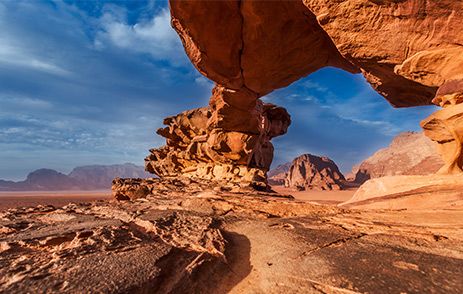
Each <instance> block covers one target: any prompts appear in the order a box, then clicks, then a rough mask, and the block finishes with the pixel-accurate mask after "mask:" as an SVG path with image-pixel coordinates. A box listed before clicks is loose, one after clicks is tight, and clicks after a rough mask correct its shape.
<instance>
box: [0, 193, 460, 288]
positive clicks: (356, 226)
mask: <svg viewBox="0 0 463 294" xmlns="http://www.w3.org/2000/svg"><path fill="white" fill-rule="evenodd" d="M190 186H192V185H190ZM275 196H277V194H272V193H263V192H253V193H252V192H246V193H245V192H241V193H234V192H230V191H227V190H226V189H225V190H220V189H216V190H208V189H202V190H201V191H200V190H196V191H194V190H193V189H192V190H189V192H181V189H180V188H178V189H177V190H175V189H172V190H170V191H168V190H162V189H159V190H152V191H151V192H150V193H148V194H147V195H144V196H143V197H141V198H137V199H134V200H126V201H100V202H94V203H91V204H69V205H67V206H65V207H62V208H57V207H52V206H37V207H29V208H16V209H9V210H6V211H3V212H1V213H0V292H2V293H42V292H59V293H83V292H90V291H91V292H104V293H129V292H130V293H227V292H231V293H289V292H291V293H356V292H361V293H364V292H368V293H401V292H407V293H461V292H462V291H463V282H462V281H463V242H462V241H463V221H462V220H463V217H462V216H463V213H462V211H461V210H456V209H454V210H448V209H447V210H423V211H411V210H410V211H407V210H399V211H392V210H377V211H361V210H347V209H342V208H337V207H334V206H328V205H318V204H313V203H309V202H301V201H297V200H294V199H291V198H290V197H275Z"/></svg>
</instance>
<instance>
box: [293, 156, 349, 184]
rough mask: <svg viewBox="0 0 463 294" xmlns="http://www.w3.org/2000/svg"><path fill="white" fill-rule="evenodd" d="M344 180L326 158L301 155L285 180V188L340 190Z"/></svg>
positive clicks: (336, 167)
mask: <svg viewBox="0 0 463 294" xmlns="http://www.w3.org/2000/svg"><path fill="white" fill-rule="evenodd" d="M345 185H346V180H345V178H344V176H343V174H342V173H341V172H340V171H339V168H338V166H337V165H336V164H335V163H334V161H332V160H331V159H329V158H328V157H319V156H315V155H311V154H303V155H301V156H299V157H296V158H295V159H294V160H293V161H292V163H291V167H290V168H289V171H288V173H287V175H286V178H285V186H286V187H290V188H295V189H297V190H299V191H302V190H341V189H343V188H344V187H345Z"/></svg>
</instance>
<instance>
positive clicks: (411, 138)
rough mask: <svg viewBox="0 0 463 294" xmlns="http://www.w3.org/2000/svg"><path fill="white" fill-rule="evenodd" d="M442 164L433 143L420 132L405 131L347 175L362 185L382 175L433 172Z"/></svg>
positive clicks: (425, 173)
mask: <svg viewBox="0 0 463 294" xmlns="http://www.w3.org/2000/svg"><path fill="white" fill-rule="evenodd" d="M443 164H444V162H443V161H442V159H441V157H440V156H439V154H438V153H437V149H436V146H435V144H434V143H433V142H432V141H431V140H430V139H428V138H427V137H426V136H424V134H423V133H416V132H404V133H400V134H399V135H397V136H396V137H395V138H394V139H393V140H392V142H391V144H390V145H389V146H388V147H386V148H383V149H380V150H378V151H377V152H376V153H375V154H373V155H372V156H371V157H369V158H367V159H365V160H364V161H363V162H362V163H360V164H359V165H357V166H355V167H354V168H353V169H352V172H351V174H350V175H349V176H348V178H349V179H350V180H352V181H355V182H356V183H358V184H362V183H364V182H365V181H367V180H369V179H372V178H379V177H384V176H393V175H427V174H432V173H435V172H436V171H437V170H439V168H440V167H442V165H443Z"/></svg>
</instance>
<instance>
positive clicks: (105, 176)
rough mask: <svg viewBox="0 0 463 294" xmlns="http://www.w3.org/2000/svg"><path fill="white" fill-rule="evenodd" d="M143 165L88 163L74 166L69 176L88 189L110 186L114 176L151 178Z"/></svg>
mask: <svg viewBox="0 0 463 294" xmlns="http://www.w3.org/2000/svg"><path fill="white" fill-rule="evenodd" d="M153 176H154V175H152V174H149V173H147V172H146V171H145V169H144V168H143V167H141V166H137V165H135V164H132V163H125V164H115V165H87V166H80V167H76V168H74V169H73V170H72V171H71V172H70V173H69V177H70V178H72V179H75V180H77V181H78V182H80V183H82V184H83V185H85V186H86V188H87V189H97V188H110V187H111V182H112V181H113V179H114V178H117V177H119V178H149V177H153Z"/></svg>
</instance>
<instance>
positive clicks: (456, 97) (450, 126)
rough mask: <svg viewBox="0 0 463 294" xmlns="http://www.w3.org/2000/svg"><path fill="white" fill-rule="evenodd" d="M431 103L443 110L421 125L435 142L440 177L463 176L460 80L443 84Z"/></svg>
mask: <svg viewBox="0 0 463 294" xmlns="http://www.w3.org/2000/svg"><path fill="white" fill-rule="evenodd" d="M433 102H434V103H435V104H437V105H439V106H441V107H443V109H441V110H439V111H437V112H435V113H433V114H432V115H430V116H429V117H428V118H426V119H425V120H423V121H422V122H421V126H422V127H423V129H424V133H425V135H426V136H428V137H429V138H430V139H431V140H433V141H435V142H437V144H438V150H439V153H440V155H441V156H442V159H443V160H444V162H445V164H444V166H443V167H442V168H441V169H440V170H439V171H438V173H439V174H462V173H463V103H462V102H463V79H461V80H455V81H452V82H450V83H447V84H444V86H442V87H441V88H439V91H438V93H437V95H436V98H434V100H433Z"/></svg>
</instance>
